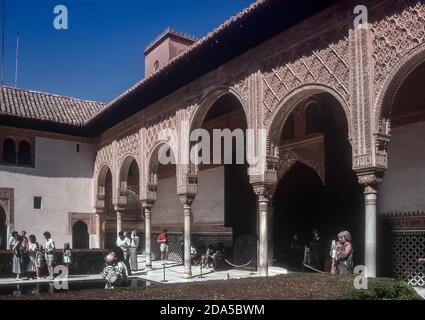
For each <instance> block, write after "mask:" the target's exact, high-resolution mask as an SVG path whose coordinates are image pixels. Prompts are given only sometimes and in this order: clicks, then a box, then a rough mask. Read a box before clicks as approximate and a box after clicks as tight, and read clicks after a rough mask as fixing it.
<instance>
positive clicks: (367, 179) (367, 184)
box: [357, 171, 384, 193]
mask: <svg viewBox="0 0 425 320" xmlns="http://www.w3.org/2000/svg"><path fill="white" fill-rule="evenodd" d="M383 177H384V172H383V171H368V172H357V180H358V182H359V184H360V185H362V186H363V187H364V188H365V193H377V190H378V185H379V184H380V183H381V182H382V180H383Z"/></svg>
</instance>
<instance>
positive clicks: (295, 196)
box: [272, 93, 364, 271]
mask: <svg viewBox="0 0 425 320" xmlns="http://www.w3.org/2000/svg"><path fill="white" fill-rule="evenodd" d="M313 100H314V102H313V103H312V101H313ZM292 113H293V114H294V115H296V116H294V119H295V124H291V123H285V124H284V126H283V127H282V128H281V130H280V132H281V135H280V138H279V141H280V142H279V146H278V147H277V148H278V150H279V157H280V160H279V164H278V174H279V176H280V180H279V184H278V186H277V189H276V191H275V194H274V196H273V201H272V204H273V223H272V239H273V241H272V243H273V245H272V247H273V258H274V259H275V261H276V264H279V265H283V266H284V267H287V268H289V269H290V270H291V269H295V270H300V269H302V268H301V267H302V260H303V258H304V249H305V246H307V247H310V246H315V248H314V250H315V252H314V255H315V257H316V258H315V259H314V261H313V260H311V262H310V263H311V264H314V266H315V267H317V268H319V269H321V270H324V269H326V270H328V271H329V267H330V259H329V257H328V256H329V255H328V253H329V249H330V245H331V242H332V240H334V239H336V236H337V233H338V232H340V231H343V230H348V231H350V232H351V234H352V236H353V246H354V248H355V251H354V253H355V263H356V264H361V263H362V261H363V251H364V249H363V247H364V245H363V242H364V241H363V238H364V234H363V230H364V219H363V215H362V213H363V211H364V200H363V192H362V188H361V186H360V185H359V184H358V182H357V176H356V174H355V172H354V171H353V170H352V151H351V145H350V143H349V141H348V128H347V120H346V115H345V112H344V110H343V108H342V106H341V104H340V102H339V101H338V100H337V99H336V98H334V97H333V95H331V94H329V93H317V94H315V95H314V96H310V97H309V98H306V99H304V100H301V101H300V102H298V103H297V104H296V105H295V106H294V109H293V111H292ZM288 119H290V116H289V117H288ZM287 126H294V127H295V130H294V132H295V134H294V138H292V139H291V138H290V139H287V138H286V136H285V135H284V133H285V132H287V131H288V129H287V128H285V127H287ZM288 166H289V167H288ZM314 229H316V230H317V231H319V239H320V240H319V241H318V243H316V242H315V241H314V235H313V230H314ZM295 234H297V235H298V238H299V240H298V241H297V245H298V248H297V249H294V248H292V249H291V244H294V243H295V242H296V241H294V235H295Z"/></svg>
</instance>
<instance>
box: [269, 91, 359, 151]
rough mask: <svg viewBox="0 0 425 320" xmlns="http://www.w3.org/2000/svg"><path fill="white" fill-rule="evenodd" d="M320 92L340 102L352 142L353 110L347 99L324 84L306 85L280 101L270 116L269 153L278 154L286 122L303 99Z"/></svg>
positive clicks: (349, 139)
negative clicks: (351, 110)
mask: <svg viewBox="0 0 425 320" xmlns="http://www.w3.org/2000/svg"><path fill="white" fill-rule="evenodd" d="M319 93H328V94H330V95H331V96H333V97H334V98H335V99H336V100H337V101H338V102H339V104H340V106H341V108H342V109H343V111H344V114H345V116H346V121H347V129H348V141H349V142H350V143H352V136H353V134H354V133H353V132H352V127H351V124H352V122H351V112H350V109H349V107H348V104H347V103H346V101H345V100H344V99H343V97H341V96H340V95H339V94H338V92H337V91H335V90H334V89H332V88H330V87H327V86H323V85H305V86H301V87H299V88H297V89H296V90H294V91H292V92H291V93H290V94H288V95H287V96H286V97H285V98H284V99H283V100H282V102H281V103H280V105H279V106H277V107H276V108H275V110H274V111H273V113H272V114H271V117H270V123H268V127H267V129H268V153H269V155H270V156H272V157H273V156H276V155H277V150H276V148H277V147H278V144H279V139H280V134H281V131H282V128H283V125H284V123H285V122H286V120H287V118H288V116H289V115H290V114H291V112H292V111H293V110H294V109H295V108H296V107H297V106H298V105H299V103H301V102H302V101H307V100H308V99H309V98H310V97H312V96H314V95H316V94H319Z"/></svg>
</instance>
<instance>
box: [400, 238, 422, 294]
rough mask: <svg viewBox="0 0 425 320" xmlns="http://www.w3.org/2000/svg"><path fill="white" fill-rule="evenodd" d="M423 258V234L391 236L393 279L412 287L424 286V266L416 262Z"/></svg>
mask: <svg viewBox="0 0 425 320" xmlns="http://www.w3.org/2000/svg"><path fill="white" fill-rule="evenodd" d="M423 257H425V232H400V233H394V234H393V273H394V277H396V278H398V279H403V280H405V281H407V282H408V283H409V284H411V285H412V286H421V287H422V286H424V285H425V265H424V264H419V263H418V262H417V260H418V258H423Z"/></svg>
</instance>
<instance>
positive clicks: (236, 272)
mask: <svg viewBox="0 0 425 320" xmlns="http://www.w3.org/2000/svg"><path fill="white" fill-rule="evenodd" d="M139 268H140V271H136V272H133V274H132V276H131V277H130V278H139V279H143V280H147V281H151V282H160V283H164V284H168V283H170V284H171V283H188V282H195V281H210V280H226V279H241V278H249V277H258V276H259V275H258V272H254V273H252V271H250V270H240V269H229V270H221V271H214V270H212V269H211V268H203V270H202V277H201V268H200V267H199V266H192V277H191V278H188V279H186V278H184V266H183V265H182V264H181V263H177V262H173V261H167V262H166V264H165V280H166V282H163V280H164V266H163V263H162V262H161V261H153V262H152V270H150V271H146V270H145V266H144V262H142V263H139ZM287 273H288V272H287V270H286V269H283V268H279V267H270V268H269V276H275V275H279V274H287ZM101 279H102V278H101V276H100V274H91V275H72V276H69V277H68V281H69V282H83V281H96V280H97V281H98V280H101ZM50 282H53V281H52V280H49V279H41V280H36V279H34V280H18V281H17V280H16V279H15V278H4V279H0V286H10V285H17V284H37V283H50Z"/></svg>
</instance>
